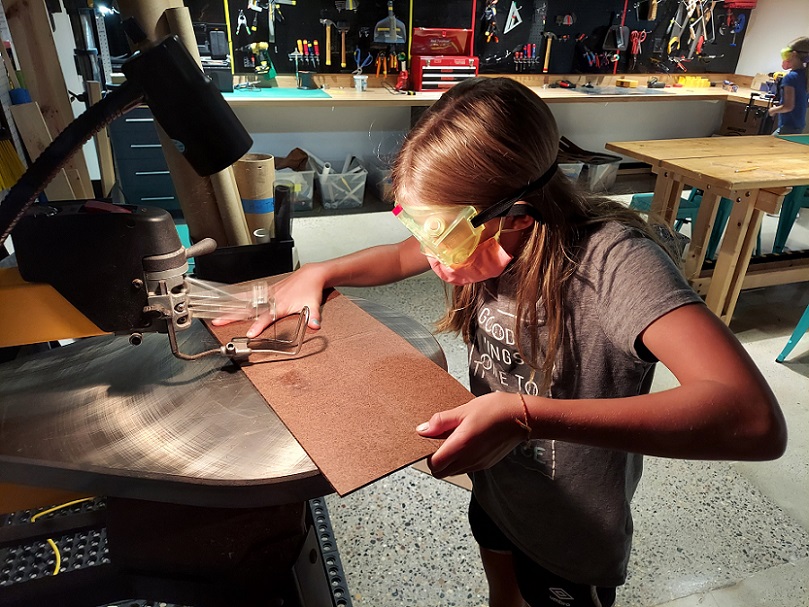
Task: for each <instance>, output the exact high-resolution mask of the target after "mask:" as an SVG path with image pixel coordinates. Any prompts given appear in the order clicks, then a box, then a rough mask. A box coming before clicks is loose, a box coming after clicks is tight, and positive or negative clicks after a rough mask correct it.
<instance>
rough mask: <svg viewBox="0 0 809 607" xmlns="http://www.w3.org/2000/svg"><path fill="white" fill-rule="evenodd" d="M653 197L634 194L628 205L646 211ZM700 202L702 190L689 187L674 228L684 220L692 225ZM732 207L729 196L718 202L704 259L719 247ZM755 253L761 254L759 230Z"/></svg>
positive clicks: (651, 195)
mask: <svg viewBox="0 0 809 607" xmlns="http://www.w3.org/2000/svg"><path fill="white" fill-rule="evenodd" d="M653 197H654V194H653V193H652V192H647V193H643V194H635V195H634V196H632V200H631V201H630V203H629V207H630V208H632V209H637V210H638V211H648V210H649V209H650V208H651V206H652V198H653ZM701 202H702V191H701V190H698V189H697V188H691V192H690V193H689V195H688V197H687V198H683V199H681V200H680V208H679V209H677V218H676V221H675V222H674V229H675V230H677V231H678V232H679V231H680V229H681V228H682V227H683V224H684V223H685V222H686V220H688V221H690V222H691V224H692V225H693V223H694V221H696V219H697V213H698V212H699V205H700V203H701ZM732 208H733V201H732V200H730V199H729V198H723V199H722V200H721V201H720V202H719V208H718V209H717V211H716V219H715V220H714V226H713V230H711V237H710V238H709V239H708V247H707V249H706V250H705V259H714V258H715V257H716V250H717V249H718V248H719V243H720V242H721V241H722V234H724V233H725V227H726V226H727V223H728V219H730V211H731V209H732ZM756 255H761V230H759V232H758V239H757V241H756Z"/></svg>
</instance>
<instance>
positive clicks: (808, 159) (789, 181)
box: [661, 138, 809, 190]
mask: <svg viewBox="0 0 809 607" xmlns="http://www.w3.org/2000/svg"><path fill="white" fill-rule="evenodd" d="M773 139H774V138H773ZM795 145H796V146H797V148H798V150H799V151H797V152H796V151H794V150H793V151H792V152H791V153H790V154H789V155H786V154H783V153H778V154H767V155H753V154H746V155H744V156H721V155H719V156H713V157H707V158H675V159H671V160H664V161H662V163H661V169H662V170H664V171H667V170H668V171H675V172H677V173H679V174H680V175H682V177H683V179H685V181H686V182H687V183H688V184H689V185H693V184H699V183H706V184H709V185H710V186H711V187H712V188H716V189H726V190H757V189H772V188H783V187H787V186H796V185H806V184H809V146H802V145H800V144H795Z"/></svg>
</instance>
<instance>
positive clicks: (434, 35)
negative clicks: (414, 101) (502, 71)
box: [410, 27, 479, 91]
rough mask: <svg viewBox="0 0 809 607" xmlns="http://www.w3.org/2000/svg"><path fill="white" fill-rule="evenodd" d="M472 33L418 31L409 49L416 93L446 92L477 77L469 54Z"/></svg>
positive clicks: (432, 30)
mask: <svg viewBox="0 0 809 607" xmlns="http://www.w3.org/2000/svg"><path fill="white" fill-rule="evenodd" d="M471 43H472V30H471V29H440V28H428V27H417V28H415V29H414V30H413V41H412V44H411V47H410V53H411V60H410V68H411V76H412V80H413V88H414V89H415V90H417V91H445V90H447V89H448V88H450V87H452V86H454V85H456V84H458V83H459V82H461V81H462V80H466V79H467V78H474V77H475V76H477V75H478V65H479V63H478V58H477V57H472V56H471V54H470V50H471Z"/></svg>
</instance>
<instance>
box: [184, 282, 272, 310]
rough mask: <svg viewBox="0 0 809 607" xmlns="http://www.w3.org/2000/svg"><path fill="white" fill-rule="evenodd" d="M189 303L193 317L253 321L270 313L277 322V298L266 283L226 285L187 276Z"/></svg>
mask: <svg viewBox="0 0 809 607" xmlns="http://www.w3.org/2000/svg"><path fill="white" fill-rule="evenodd" d="M185 281H186V284H187V285H188V302H189V304H188V305H189V308H190V310H191V316H192V317H194V318H220V319H224V320H254V319H256V318H258V317H259V316H261V315H262V314H264V313H265V312H270V313H271V314H272V317H273V319H275V297H273V292H272V288H271V287H270V285H268V284H267V283H266V282H262V281H256V282H252V283H250V284H247V285H243V284H242V285H226V284H222V283H218V282H210V281H207V280H200V279H198V278H190V277H186V279H185Z"/></svg>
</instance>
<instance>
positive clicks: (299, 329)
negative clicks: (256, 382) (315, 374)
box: [219, 306, 309, 362]
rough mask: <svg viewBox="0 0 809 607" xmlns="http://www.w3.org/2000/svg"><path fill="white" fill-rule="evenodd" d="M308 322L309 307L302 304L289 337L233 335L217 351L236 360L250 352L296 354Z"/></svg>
mask: <svg viewBox="0 0 809 607" xmlns="http://www.w3.org/2000/svg"><path fill="white" fill-rule="evenodd" d="M308 324H309V308H308V307H306V306H304V308H303V310H301V312H300V316H299V317H298V324H297V326H296V327H295V332H294V334H293V336H292V338H291V339H275V338H269V337H261V338H250V337H234V338H233V339H231V340H230V341H229V342H228V343H226V344H225V345H224V346H222V347H221V348H220V349H219V351H220V352H221V353H222V354H223V355H224V356H227V357H228V358H230V359H231V360H235V361H237V362H243V361H246V360H248V359H249V358H250V355H251V354H283V355H284V356H296V355H297V354H298V353H299V352H300V351H301V347H302V346H303V338H304V335H305V334H306V326H307V325H308Z"/></svg>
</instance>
